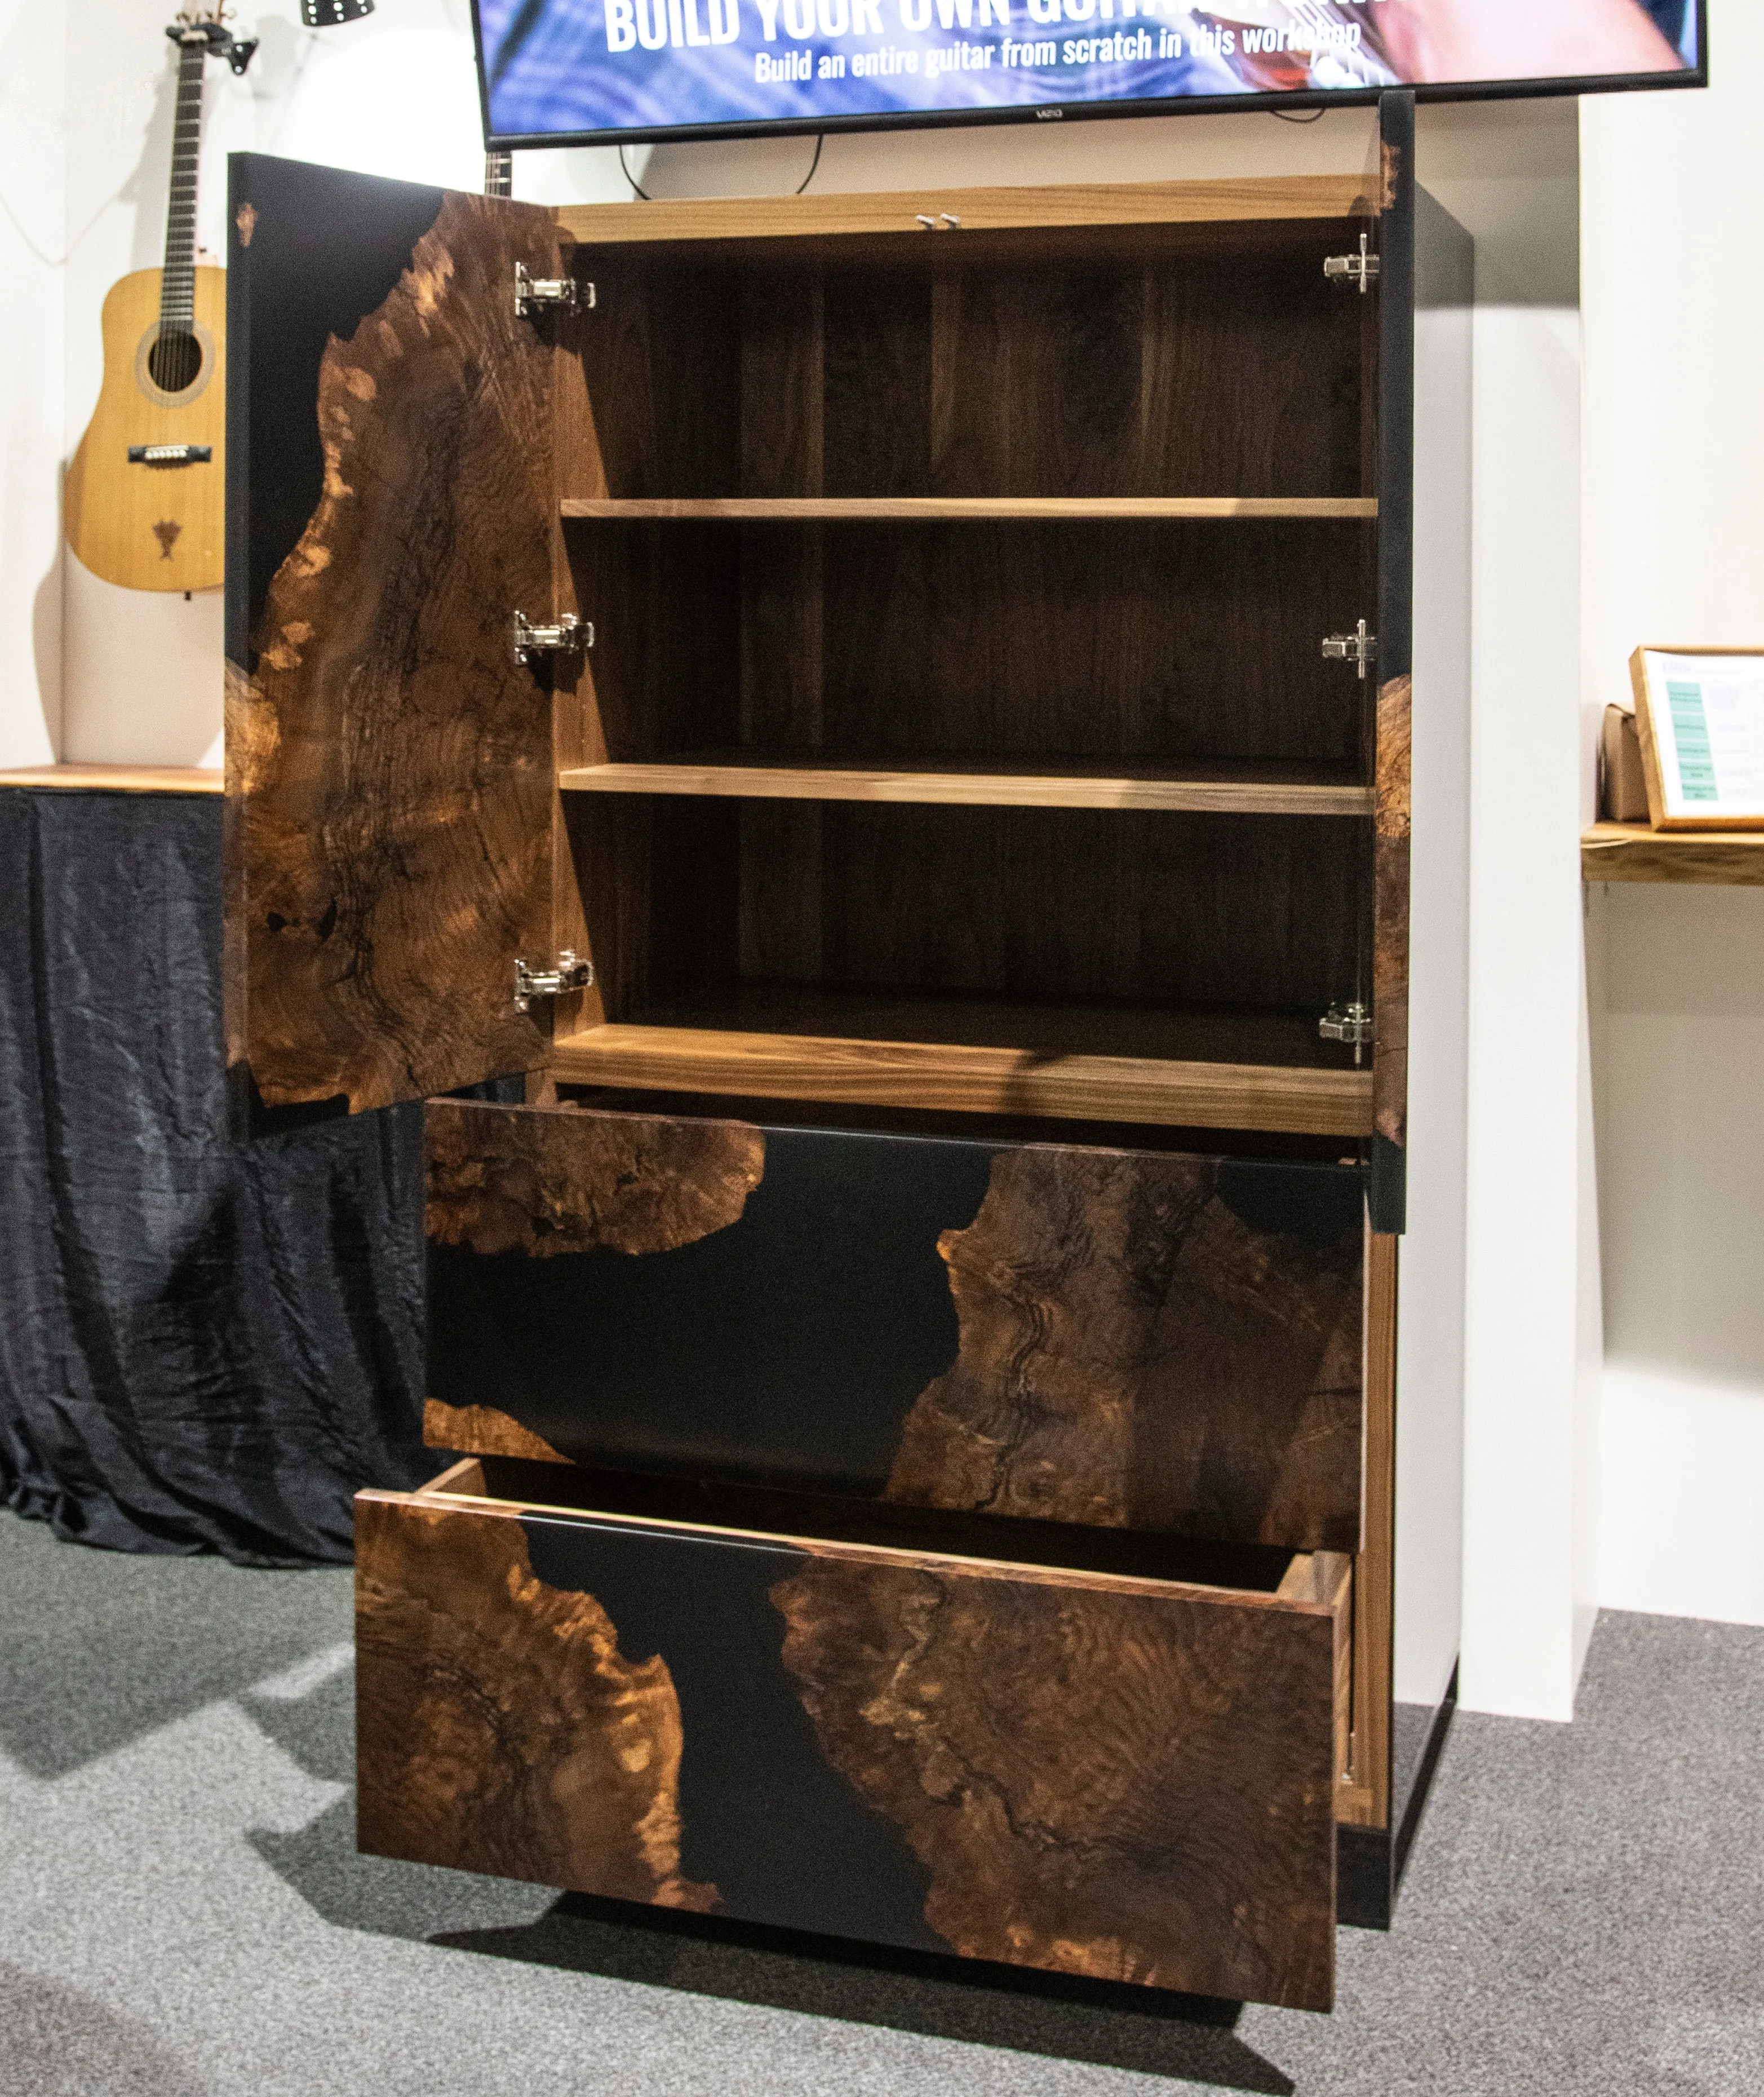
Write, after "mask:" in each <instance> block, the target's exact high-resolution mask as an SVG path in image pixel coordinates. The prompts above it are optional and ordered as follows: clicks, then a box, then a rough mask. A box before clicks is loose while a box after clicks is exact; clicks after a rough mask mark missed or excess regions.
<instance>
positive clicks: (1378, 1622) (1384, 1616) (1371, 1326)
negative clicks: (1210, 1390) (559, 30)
mask: <svg viewBox="0 0 1764 2097" xmlns="http://www.w3.org/2000/svg"><path fill="white" fill-rule="evenodd" d="M1401 1245H1402V1241H1401V1239H1399V1238H1395V1237H1389V1236H1387V1235H1386V1234H1385V1233H1384V1232H1378V1231H1374V1232H1369V1233H1368V1237H1367V1240H1366V1368H1365V1384H1366V1469H1365V1513H1364V1540H1363V1543H1362V1544H1361V1547H1360V1551H1359V1556H1358V1557H1357V1558H1356V1559H1355V1561H1354V1637H1353V1648H1354V1653H1353V1736H1352V1745H1351V1746H1350V1751H1349V1756H1348V1774H1347V1778H1346V1781H1345V1782H1342V1783H1341V1784H1338V1785H1337V1792H1336V1818H1337V1820H1341V1821H1345V1822H1346V1823H1350V1824H1351V1825H1353V1826H1355V1827H1359V1828H1388V1827H1389V1826H1390V1696H1391V1682H1392V1669H1393V1664H1394V1653H1393V1645H1392V1640H1393V1635H1394V1624H1395V1614H1396V1563H1395V1548H1396V1377H1397V1263H1398V1257H1399V1251H1400V1249H1401Z"/></svg>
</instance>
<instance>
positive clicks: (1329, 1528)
mask: <svg viewBox="0 0 1764 2097" xmlns="http://www.w3.org/2000/svg"><path fill="white" fill-rule="evenodd" d="M1222 1184H1223V1181H1222V1174H1221V1169H1220V1166H1219V1162H1218V1161H1217V1160H1216V1159H1212V1158H1180V1157H1169V1156H1163V1155H1158V1154H1149V1153H1136V1152H1124V1151H1115V1152H1110V1151H1101V1150H1078V1149H1056V1148H1055V1147H1053V1146H1052V1145H1033V1146H1029V1147H1026V1148H1024V1149H1013V1150H1004V1151H1000V1152H999V1153H998V1154H997V1155H996V1157H995V1158H994V1159H993V1161H992V1170H991V1184H990V1186H989V1188H988V1191H987V1197H986V1200H985V1202H984V1203H983V1205H982V1207H981V1210H980V1212H979V1214H978V1216H977V1217H976V1218H975V1219H974V1223H973V1224H971V1225H970V1227H969V1228H967V1229H965V1230H961V1231H951V1232H946V1233H945V1234H944V1236H943V1239H942V1241H940V1243H939V1248H938V1250H939V1252H940V1253H941V1254H942V1255H943V1259H944V1261H945V1263H946V1264H947V1265H948V1269H949V1279H950V1288H951V1290H952V1294H953V1295H954V1298H955V1302H956V1313H957V1316H958V1318H959V1319H960V1321H961V1348H960V1351H959V1353H958V1355H957V1356H956V1361H955V1364H954V1365H953V1366H952V1368H950V1369H949V1371H948V1372H947V1373H946V1374H945V1375H943V1376H942V1377H939V1378H938V1380H937V1381H935V1383H933V1384H932V1385H931V1386H930V1388H929V1389H928V1390H926V1391H925V1393H924V1394H923V1395H922V1396H921V1398H920V1399H919V1400H918V1402H917V1404H916V1405H915V1406H914V1407H913V1411H912V1412H911V1413H910V1414H909V1415H908V1419H907V1422H906V1426H905V1429H904V1434H903V1436H902V1438H901V1445H900V1455H899V1456H897V1457H896V1459H895V1464H894V1466H893V1469H892V1470H891V1473H890V1477H889V1481H888V1485H887V1487H886V1494H885V1497H886V1498H887V1499H895V1500H901V1501H905V1502H907V1503H909V1504H913V1505H916V1506H921V1507H933V1508H962V1509H968V1510H973V1511H983V1512H985V1513H991V1514H1005V1515H1018V1516H1025V1517H1032V1518H1035V1519H1038V1520H1041V1521H1072V1522H1088V1523H1096V1524H1099V1525H1101V1526H1112V1527H1131V1528H1137V1529H1147V1530H1168V1531H1171V1532H1174V1533H1177V1534H1186V1535H1194V1536H1206V1537H1213V1538H1218V1539H1224V1540H1230V1541H1235V1542H1241V1543H1280V1544H1285V1545H1286V1546H1288V1547H1289V1548H1297V1549H1302V1550H1314V1549H1318V1548H1327V1549H1334V1550H1353V1549H1355V1548H1358V1545H1359V1534H1360V1522H1359V1493H1360V1289H1361V1280H1360V1244H1359V1232H1358V1230H1357V1229H1356V1228H1349V1229H1347V1230H1346V1231H1345V1232H1342V1234H1341V1235H1340V1236H1339V1237H1337V1239H1336V1240H1335V1241H1333V1242H1327V1241H1326V1242H1321V1243H1310V1242H1306V1241H1301V1240H1299V1239H1298V1238H1295V1237H1290V1236H1288V1235H1284V1234H1280V1233H1276V1232H1268V1231H1265V1230H1258V1229H1256V1228H1253V1227H1252V1225H1251V1224H1250V1223H1249V1222H1247V1221H1246V1220H1245V1219H1244V1217H1243V1216H1242V1215H1240V1214H1239V1213H1237V1210H1234V1209H1233V1207H1232V1206H1231V1203H1230V1202H1229V1201H1228V1199H1227V1198H1225V1196H1224V1194H1223V1193H1222V1191H1221V1189H1222Z"/></svg>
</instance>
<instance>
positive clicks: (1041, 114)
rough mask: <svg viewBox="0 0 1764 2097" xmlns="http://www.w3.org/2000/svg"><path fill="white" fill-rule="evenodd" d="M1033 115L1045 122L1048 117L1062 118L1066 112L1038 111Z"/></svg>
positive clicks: (1054, 110)
mask: <svg viewBox="0 0 1764 2097" xmlns="http://www.w3.org/2000/svg"><path fill="white" fill-rule="evenodd" d="M1035 114H1036V116H1039V117H1040V118H1041V119H1042V120H1044V121H1045V120H1047V119H1048V117H1050V116H1055V117H1057V116H1064V115H1065V114H1066V112H1065V111H1064V110H1063V109H1038V110H1037V111H1036V112H1035Z"/></svg>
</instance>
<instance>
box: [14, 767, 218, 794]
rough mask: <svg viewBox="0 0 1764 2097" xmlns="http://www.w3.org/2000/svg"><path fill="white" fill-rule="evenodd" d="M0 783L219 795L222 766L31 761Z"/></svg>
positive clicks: (148, 792) (90, 789)
mask: <svg viewBox="0 0 1764 2097" xmlns="http://www.w3.org/2000/svg"><path fill="white" fill-rule="evenodd" d="M0 786H57V787H64V788H78V789H81V790H84V791H85V792H87V793H110V794H219V793H221V792H223V791H224V790H225V775H224V774H223V773H221V769H220V768H219V767H218V766H212V767H211V766H208V765H199V764H28V765H24V766H22V767H20V768H19V769H17V770H15V771H11V772H0Z"/></svg>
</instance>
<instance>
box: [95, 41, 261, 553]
mask: <svg viewBox="0 0 1764 2097" xmlns="http://www.w3.org/2000/svg"><path fill="white" fill-rule="evenodd" d="M224 12H225V9H224V7H217V9H216V10H215V11H213V13H212V15H202V16H195V15H179V17H178V18H177V21H176V22H174V23H173V24H172V26H171V28H169V29H168V30H167V31H166V35H167V36H168V37H170V38H171V40H172V42H173V44H174V45H175V46H177V120H176V123H175V125H173V133H172V182H171V198H170V203H169V208H168V211H167V214H166V225H165V266H164V269H137V270H135V271H134V273H133V274H131V275H129V276H127V277H125V278H122V279H121V280H120V282H118V283H116V284H114V285H112V287H111V290H110V292H109V294H108V296H107V297H106V299H105V300H104V312H103V323H102V326H103V337H104V384H103V390H102V392H100V393H99V395H98V405H97V407H96V408H95V409H94V410H93V411H92V419H91V422H90V424H89V425H88V426H87V428H86V432H85V436H83V437H82V438H81V440H80V449H78V451H77V452H76V453H74V456H73V463H72V466H69V467H68V484H67V495H66V519H67V533H68V545H70V546H71V547H72V549H73V550H74V552H75V554H77V555H78V557H79V558H80V560H81V562H82V563H84V564H85V567H88V568H90V570H91V571H92V573H93V574H94V575H95V576H102V577H103V579H104V580H105V581H106V582H111V583H120V584H122V585H123V586H124V588H125V589H151V590H195V589H214V588H216V587H217V586H218V584H220V581H221V559H222V525H223V521H224V514H225V505H224V501H223V490H224V488H225V478H226V272H225V270H224V269H198V268H197V267H196V164H197V152H198V148H199V145H200V143H201V138H202V75H203V65H204V61H205V60H206V59H207V58H208V54H209V53H210V52H211V51H212V52H213V53H214V54H215V55H217V56H219V57H225V59H228V61H229V62H230V64H231V66H232V68H233V70H234V72H243V71H244V70H245V68H246V66H247V64H248V63H250V60H251V55H252V52H253V51H254V50H256V39H255V38H254V39H252V41H251V42H249V43H245V42H238V41H236V40H235V39H234V37H233V36H232V34H231V33H230V32H229V31H228V30H227V29H226V28H224V27H223V26H222V24H221V15H222V14H223V13H224Z"/></svg>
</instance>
